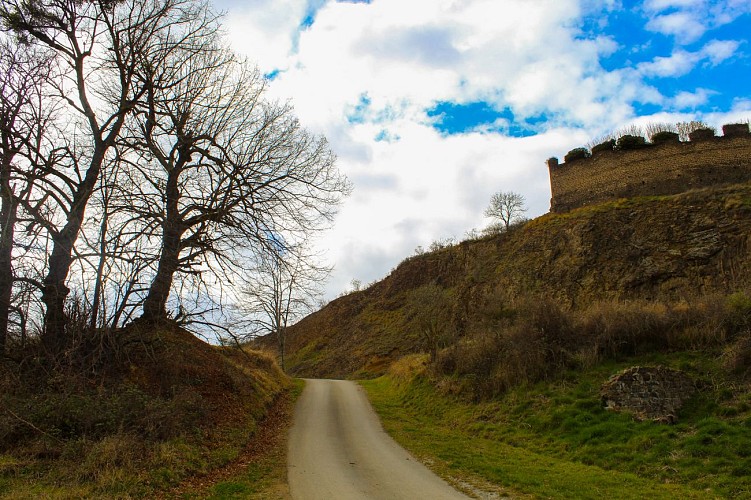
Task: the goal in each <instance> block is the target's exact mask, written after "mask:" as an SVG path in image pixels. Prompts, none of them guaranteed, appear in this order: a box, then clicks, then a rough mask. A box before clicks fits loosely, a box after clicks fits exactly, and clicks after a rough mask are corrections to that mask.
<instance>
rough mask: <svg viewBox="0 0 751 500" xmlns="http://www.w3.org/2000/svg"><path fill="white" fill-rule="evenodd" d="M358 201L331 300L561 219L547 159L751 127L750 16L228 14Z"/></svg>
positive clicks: (734, 4)
mask: <svg viewBox="0 0 751 500" xmlns="http://www.w3.org/2000/svg"><path fill="white" fill-rule="evenodd" d="M213 3H214V6H215V8H216V9H217V10H219V11H223V12H225V13H226V17H225V18H224V28H225V30H226V32H227V36H228V37H229V40H230V43H231V44H232V46H233V47H234V49H235V50H236V51H238V52H240V53H242V54H245V55H247V56H248V57H249V58H251V59H252V60H255V61H256V63H257V64H258V66H259V68H260V70H261V71H262V72H263V73H264V74H266V75H267V76H268V78H269V80H270V84H269V93H270V95H271V96H273V97H274V98H278V99H283V100H289V101H290V102H291V103H292V104H293V105H294V107H295V110H296V113H297V115H298V116H299V118H300V119H301V121H302V123H303V124H304V125H305V126H306V128H308V129H309V130H311V131H314V132H316V133H320V134H323V135H325V136H326V137H327V138H328V140H329V142H330V144H331V147H332V149H333V150H334V152H335V153H336V154H337V156H338V158H339V160H338V161H339V168H340V169H341V170H342V171H343V172H344V173H345V174H346V175H347V176H348V177H349V178H350V180H351V181H352V183H353V185H354V191H353V194H352V195H351V196H350V197H349V198H348V199H347V201H346V202H345V204H344V205H343V206H342V208H341V212H340V214H339V216H338V218H337V220H336V223H335V226H334V228H333V229H332V230H331V231H329V232H328V233H327V234H326V235H325V237H323V238H322V239H321V241H320V242H319V244H320V246H321V248H323V249H324V250H325V251H326V253H327V256H328V259H329V261H330V262H331V263H332V264H334V265H335V271H334V273H333V275H332V279H331V281H330V283H329V285H328V288H327V296H328V298H332V297H335V296H336V295H338V294H339V293H341V292H342V291H344V290H346V289H347V288H349V287H350V282H351V281H352V280H353V279H357V280H359V281H361V282H362V283H363V284H367V283H369V282H372V281H375V280H379V279H381V278H383V277H384V276H386V275H387V274H388V273H389V272H390V270H391V269H393V268H394V267H396V265H397V264H398V263H399V262H400V261H401V260H403V259H404V258H405V257H407V256H409V255H411V254H413V253H414V251H415V248H416V247H418V246H422V247H428V246H430V244H431V243H432V242H433V241H436V240H445V239H447V238H455V239H458V240H461V239H464V237H465V234H466V233H467V231H469V230H471V229H473V228H477V229H480V228H482V227H485V226H486V225H488V224H489V223H490V222H491V221H489V220H487V219H485V218H483V215H482V213H483V210H484V209H485V207H486V206H487V204H488V201H489V199H490V196H491V195H492V194H493V193H494V192H497V191H516V192H519V193H521V194H523V195H524V196H525V197H526V199H527V205H528V216H530V217H536V216H538V215H542V214H544V213H546V212H547V211H548V210H549V208H550V185H549V181H548V174H547V168H546V166H545V160H546V159H547V158H549V157H551V156H556V157H559V158H562V157H563V156H564V155H565V154H566V152H567V151H569V150H570V149H573V148H575V147H577V146H581V145H584V144H586V143H588V142H589V141H590V140H592V139H594V138H597V137H601V136H602V135H604V134H606V133H608V132H610V131H613V130H615V129H619V128H622V127H624V126H627V125H630V124H634V123H636V124H643V123H649V122H673V123H674V122H677V121H688V120H693V119H700V120H704V121H706V122H708V123H709V124H711V125H714V126H721V125H722V124H723V123H729V122H733V121H738V120H748V119H749V118H751V88H750V87H749V85H750V84H751V44H750V43H749V42H750V41H751V1H750V0H724V1H710V0H645V1H640V2H636V1H635V2H629V1H625V0H624V1H619V0H599V1H598V0H370V1H367V0H366V1H363V0H360V1H352V0H351V1H336V0H213Z"/></svg>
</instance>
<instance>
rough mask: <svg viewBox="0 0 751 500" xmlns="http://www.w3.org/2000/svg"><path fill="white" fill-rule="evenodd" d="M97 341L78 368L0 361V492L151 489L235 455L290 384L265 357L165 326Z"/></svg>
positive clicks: (140, 327)
mask: <svg viewBox="0 0 751 500" xmlns="http://www.w3.org/2000/svg"><path fill="white" fill-rule="evenodd" d="M97 340H98V342H94V343H93V346H92V347H91V348H90V350H87V349H88V347H85V346H82V347H80V348H79V349H78V350H77V351H76V355H77V356H79V357H80V359H78V361H77V365H76V366H71V365H68V366H67V367H55V366H46V365H42V364H41V363H42V361H39V360H42V359H43V358H36V360H35V359H34V358H31V357H29V358H27V359H26V360H24V363H21V364H16V363H14V362H12V361H11V360H5V362H4V363H3V364H2V366H0V389H1V390H0V408H2V409H4V410H5V411H3V412H0V449H2V450H3V452H2V453H1V454H0V496H11V497H20V498H24V497H55V498H57V497H61V498H68V497H87V498H112V497H153V496H155V495H157V494H159V492H163V491H165V490H169V489H171V488H172V487H174V486H175V485H177V484H179V483H180V482H182V481H183V480H185V479H186V478H188V477H190V476H193V475H196V474H199V475H201V474H207V473H209V472H211V471H212V470H214V469H215V468H218V467H222V466H224V465H226V464H228V463H230V462H232V461H233V460H234V459H235V458H236V457H237V456H238V455H239V454H240V453H241V452H242V450H243V448H244V447H245V444H246V443H247V442H248V441H249V440H250V439H251V437H252V436H253V435H254V434H255V431H256V428H257V426H258V423H259V422H260V421H261V420H262V419H263V418H264V417H265V415H266V414H267V411H268V409H269V408H270V407H271V406H272V405H273V403H274V402H275V401H276V400H277V398H278V397H279V396H280V395H281V394H283V393H284V392H285V391H287V390H288V388H289V387H290V381H289V379H288V378H287V377H286V376H285V375H284V374H283V373H282V372H281V370H280V369H279V368H278V366H277V365H276V362H275V361H274V360H273V359H272V358H271V356H269V355H267V354H264V353H260V352H253V351H240V350H239V349H229V348H219V347H215V346H211V345H209V344H207V343H205V342H203V341H201V340H200V339H198V338H196V337H195V336H194V335H193V334H191V333H190V332H187V331H185V330H183V329H181V328H179V327H177V326H174V325H170V324H162V325H159V326H153V325H144V324H135V325H132V326H130V327H128V328H126V329H124V330H122V331H118V332H113V333H111V334H106V336H103V337H102V338H100V339H97Z"/></svg>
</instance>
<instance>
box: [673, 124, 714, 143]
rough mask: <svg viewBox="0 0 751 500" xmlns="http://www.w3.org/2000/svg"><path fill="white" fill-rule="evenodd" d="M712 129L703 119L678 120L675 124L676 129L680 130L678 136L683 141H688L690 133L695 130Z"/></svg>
mask: <svg viewBox="0 0 751 500" xmlns="http://www.w3.org/2000/svg"><path fill="white" fill-rule="evenodd" d="M704 128H708V129H712V127H710V126H709V125H707V124H706V123H704V122H703V121H698V120H691V121H689V122H678V123H676V124H675V130H676V131H677V132H678V137H679V138H680V140H681V141H684V142H685V141H688V140H689V137H688V136H689V134H690V133H691V132H693V131H695V130H699V129H704Z"/></svg>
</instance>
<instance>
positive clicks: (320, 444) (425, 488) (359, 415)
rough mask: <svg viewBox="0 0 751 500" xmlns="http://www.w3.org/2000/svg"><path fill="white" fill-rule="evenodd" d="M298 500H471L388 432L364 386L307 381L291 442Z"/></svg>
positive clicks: (291, 481)
mask: <svg viewBox="0 0 751 500" xmlns="http://www.w3.org/2000/svg"><path fill="white" fill-rule="evenodd" d="M289 485H290V490H291V493H292V498H293V499H295V500H319V499H320V500H338V499H342V500H357V499H405V500H407V499H409V500H420V499H430V500H441V499H460V498H463V499H466V498H467V497H466V496H464V495H462V494H460V493H458V492H456V491H455V490H454V489H452V488H451V487H450V486H449V485H448V484H447V483H445V482H444V481H443V480H442V479H440V478H439V477H438V476H436V475H434V474H433V473H432V472H431V471H430V470H428V469H427V468H426V467H425V466H424V465H422V464H421V463H419V462H417V461H416V460H415V458H414V457H412V455H410V454H409V453H407V451H405V450H404V449H403V448H401V447H400V446H399V445H398V444H396V443H395V442H394V440H393V439H391V437H389V436H388V434H386V433H385V432H384V431H383V429H382V427H381V423H380V422H379V420H378V417H377V416H376V414H375V413H374V412H373V409H372V408H371V406H370V403H369V402H368V400H367V398H366V397H365V394H364V392H363V390H362V389H361V388H360V387H359V386H358V385H357V384H355V383H354V382H350V381H345V380H307V381H306V385H305V390H304V391H303V393H302V395H301V396H300V399H299V400H298V402H297V407H296V408H295V417H294V424H293V426H292V430H291V431H290V440H289Z"/></svg>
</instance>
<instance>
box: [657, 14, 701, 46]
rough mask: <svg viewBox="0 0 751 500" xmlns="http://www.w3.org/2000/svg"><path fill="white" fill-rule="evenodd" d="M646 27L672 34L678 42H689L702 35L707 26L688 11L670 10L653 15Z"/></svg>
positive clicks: (664, 33)
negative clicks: (669, 11)
mask: <svg viewBox="0 0 751 500" xmlns="http://www.w3.org/2000/svg"><path fill="white" fill-rule="evenodd" d="M647 29H649V30H652V31H656V32H658V33H662V34H663V35H669V36H674V37H675V38H676V39H677V40H678V41H679V42H680V43H684V44H687V43H691V42H693V41H695V40H698V39H699V38H701V37H702V35H704V33H705V32H706V31H707V26H706V25H705V24H704V23H703V22H702V21H701V20H700V18H699V17H698V16H695V15H694V14H693V13H690V12H671V13H669V14H663V15H658V16H655V17H653V18H652V19H650V20H649V22H648V23H647Z"/></svg>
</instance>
